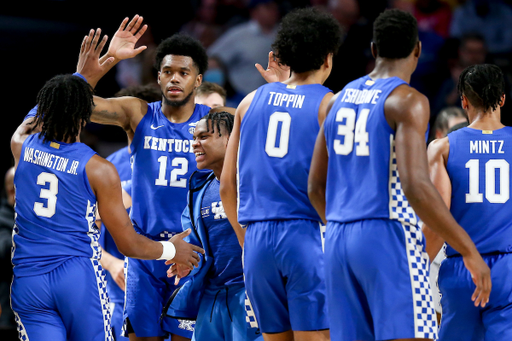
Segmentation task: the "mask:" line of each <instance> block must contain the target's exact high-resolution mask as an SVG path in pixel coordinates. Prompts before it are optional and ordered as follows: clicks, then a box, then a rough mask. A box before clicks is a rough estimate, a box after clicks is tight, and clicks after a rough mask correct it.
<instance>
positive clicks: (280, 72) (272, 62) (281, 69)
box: [255, 51, 290, 83]
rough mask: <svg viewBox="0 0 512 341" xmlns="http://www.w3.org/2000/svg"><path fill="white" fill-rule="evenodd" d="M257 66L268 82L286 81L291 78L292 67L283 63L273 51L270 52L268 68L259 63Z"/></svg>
mask: <svg viewBox="0 0 512 341" xmlns="http://www.w3.org/2000/svg"><path fill="white" fill-rule="evenodd" d="M255 66H256V69H258V71H259V72H260V74H261V76H262V77H263V78H264V79H265V80H266V81H267V83H274V82H284V81H285V80H287V79H288V78H290V67H289V66H286V65H284V64H281V63H280V62H279V60H277V58H276V57H275V56H274V52H273V51H270V52H269V53H268V66H267V69H266V70H265V69H264V68H263V67H262V66H261V65H260V64H258V63H256V65H255Z"/></svg>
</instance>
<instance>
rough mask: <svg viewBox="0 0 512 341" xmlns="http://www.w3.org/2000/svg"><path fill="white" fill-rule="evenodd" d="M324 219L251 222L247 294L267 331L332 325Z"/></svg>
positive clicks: (247, 238) (247, 243)
mask: <svg viewBox="0 0 512 341" xmlns="http://www.w3.org/2000/svg"><path fill="white" fill-rule="evenodd" d="M320 235H321V233H320V224H319V223H318V222H315V221H311V220H282V221H263V222H255V223H251V224H249V226H248V227H247V232H246V234H245V242H244V255H243V260H244V275H245V286H246V289H247V295H248V296H249V299H250V301H251V303H252V307H253V308H254V314H255V316H256V321H257V323H258V325H259V328H260V330H261V331H262V332H263V333H280V332H285V331H288V330H290V329H292V330H294V331H313V330H323V329H328V328H329V324H328V322H327V307H326V303H325V282H324V255H323V252H322V241H321V236H320Z"/></svg>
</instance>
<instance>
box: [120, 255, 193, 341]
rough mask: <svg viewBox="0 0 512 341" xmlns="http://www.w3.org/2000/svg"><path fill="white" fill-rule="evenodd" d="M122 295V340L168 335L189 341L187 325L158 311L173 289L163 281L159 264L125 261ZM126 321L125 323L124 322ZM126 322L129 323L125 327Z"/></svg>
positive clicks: (164, 269) (164, 274) (162, 263)
mask: <svg viewBox="0 0 512 341" xmlns="http://www.w3.org/2000/svg"><path fill="white" fill-rule="evenodd" d="M125 267H126V268H125V271H126V291H125V309H124V326H123V336H126V337H127V336H128V334H130V333H132V332H134V333H135V335H136V336H138V337H151V336H167V335H168V333H171V334H176V335H180V336H184V337H187V338H189V339H190V338H192V333H193V332H194V325H193V323H191V321H184V320H176V319H173V318H171V317H168V316H165V317H163V319H162V320H161V318H160V317H161V315H162V309H163V307H164V305H165V303H166V302H167V300H168V299H169V297H170V296H171V295H172V293H173V292H174V290H176V288H177V287H176V286H175V285H174V277H173V278H168V277H167V269H168V268H169V266H168V265H165V261H163V260H141V259H135V258H128V257H126V258H125ZM127 319H128V320H129V321H127ZM128 322H129V323H128Z"/></svg>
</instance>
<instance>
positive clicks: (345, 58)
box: [94, 0, 512, 142]
mask: <svg viewBox="0 0 512 341" xmlns="http://www.w3.org/2000/svg"><path fill="white" fill-rule="evenodd" d="M192 4H193V5H192V8H193V10H194V16H193V18H192V19H191V20H190V21H188V22H186V23H185V24H184V25H182V26H181V28H180V31H182V32H184V33H187V34H190V35H192V36H194V37H195V38H197V39H199V40H200V41H201V42H202V43H203V45H204V46H205V47H206V48H207V52H208V56H209V68H208V71H207V72H206V73H205V75H204V80H205V81H208V82H212V83H216V84H219V85H220V86H222V87H223V88H224V89H225V90H226V94H227V105H228V106H232V107H236V106H237V105H238V103H239V102H240V101H241V100H242V99H243V97H244V96H245V95H247V94H248V93H249V92H251V91H252V90H255V89H256V88H257V87H259V86H260V85H262V84H263V83H264V82H265V81H264V79H263V78H262V77H261V76H260V75H259V72H258V70H257V69H256V68H255V66H254V65H255V64H256V63H259V64H261V65H262V66H264V67H266V65H267V61H268V53H269V52H270V50H271V48H270V45H271V44H272V42H273V40H274V38H275V35H276V32H277V28H278V25H279V21H280V18H281V17H282V16H283V15H285V14H286V13H287V12H289V11H290V10H291V9H293V8H296V7H305V6H315V7H318V8H321V9H323V10H325V11H328V12H330V13H332V14H333V15H334V16H335V17H336V19H337V20H339V22H340V24H341V25H342V27H343V28H344V37H343V44H342V46H341V48H340V51H339V53H338V54H337V56H336V57H335V60H334V66H333V71H332V73H331V76H330V77H329V79H328V80H327V82H326V84H325V85H326V86H327V87H329V88H330V89H331V90H333V91H334V92H338V91H340V90H341V89H342V88H343V87H344V86H345V85H346V84H347V83H348V82H350V81H351V80H354V79H356V78H358V77H361V76H363V75H365V74H366V73H368V72H369V71H370V70H371V69H372V67H373V62H374V59H373V57H372V55H371V52H370V44H371V40H372V24H373V21H374V19H375V18H376V17H377V15H378V14H379V13H380V12H382V11H383V10H384V9H386V8H400V9H403V10H407V11H410V12H411V13H412V14H413V15H414V16H415V17H416V18H417V20H418V24H419V30H420V31H419V38H420V40H421V43H422V55H421V58H420V61H419V64H418V68H417V70H416V72H415V73H414V74H413V78H412V80H411V85H412V86H413V87H415V88H416V89H418V90H419V91H421V92H422V93H424V94H425V95H426V96H427V97H428V98H429V100H430V109H431V126H433V125H434V123H435V119H436V117H437V116H438V114H439V113H440V112H441V111H442V110H444V109H446V108H449V107H457V106H460V99H459V95H458V93H457V87H456V84H457V79H458V77H459V74H460V72H461V71H462V70H463V69H464V68H466V67H467V66H469V65H472V64H480V63H494V64H497V65H498V66H500V67H501V68H502V70H503V71H504V73H505V74H506V77H507V95H508V94H510V93H511V92H512V86H511V84H512V66H511V63H510V60H511V58H510V57H511V56H512V26H511V25H508V23H509V22H511V21H512V0H507V1H505V0H466V1H463V0H462V1H460V0H459V1H458V0H299V1H294V0H196V1H193V2H192ZM155 40H156V39H155V38H154V36H153V35H152V32H151V31H148V32H146V34H145V35H144V37H143V40H142V42H141V44H144V45H147V46H148V49H147V50H146V51H144V52H143V53H142V54H140V55H139V56H138V57H137V58H135V59H130V60H126V61H123V62H122V63H119V64H118V65H117V69H116V76H115V79H116V81H117V83H118V86H119V87H120V88H124V87H128V86H133V85H143V84H154V85H155V86H156V77H157V75H156V71H155V69H154V68H153V60H154V58H153V57H154V55H153V53H154V51H155V48H156V46H157V45H158V43H159V41H155ZM509 108H512V104H507V103H506V104H505V106H504V108H503V111H502V112H503V117H502V121H503V123H504V124H506V125H512V116H511V113H510V111H512V109H509ZM98 133H100V137H99V138H100V139H101V132H96V134H95V136H94V138H98V137H97V135H98ZM121 136H122V135H121ZM433 136H434V132H433V131H432V133H431V138H432V137H433ZM122 142H124V141H122Z"/></svg>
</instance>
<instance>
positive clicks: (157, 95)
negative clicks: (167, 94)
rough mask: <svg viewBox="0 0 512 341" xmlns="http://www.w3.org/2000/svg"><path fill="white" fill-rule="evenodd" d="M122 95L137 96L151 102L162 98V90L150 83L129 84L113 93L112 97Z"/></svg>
mask: <svg viewBox="0 0 512 341" xmlns="http://www.w3.org/2000/svg"><path fill="white" fill-rule="evenodd" d="M123 96H131V97H137V98H140V99H141V100H143V101H146V102H148V103H151V102H158V101H160V100H162V91H161V90H160V89H159V88H157V87H155V86H154V85H152V84H145V85H131V86H128V87H126V88H122V89H121V90H119V91H118V92H116V93H115V95H114V97H123Z"/></svg>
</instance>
